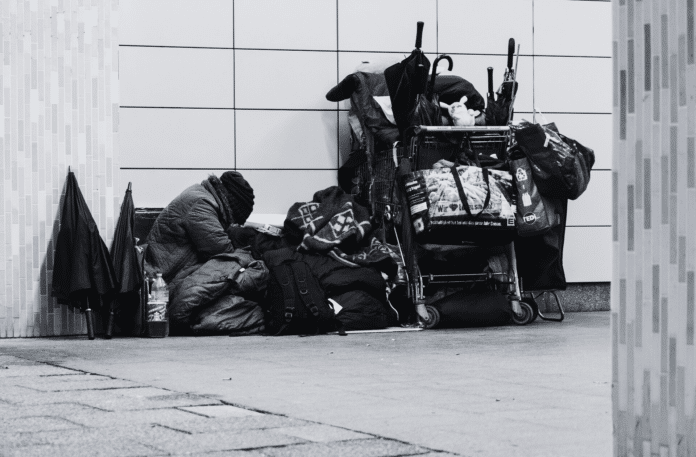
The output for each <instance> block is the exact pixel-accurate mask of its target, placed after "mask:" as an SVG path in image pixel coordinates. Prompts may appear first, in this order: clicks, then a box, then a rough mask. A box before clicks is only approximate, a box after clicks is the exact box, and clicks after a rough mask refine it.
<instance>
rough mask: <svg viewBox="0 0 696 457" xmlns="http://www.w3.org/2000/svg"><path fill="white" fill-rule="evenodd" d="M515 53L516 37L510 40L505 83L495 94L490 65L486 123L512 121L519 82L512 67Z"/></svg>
mask: <svg viewBox="0 0 696 457" xmlns="http://www.w3.org/2000/svg"><path fill="white" fill-rule="evenodd" d="M514 54H515V39H514V38H510V40H509V41H508V58H507V68H506V69H505V77H504V78H503V83H502V84H501V85H500V87H499V88H498V91H497V92H496V93H495V95H497V98H496V97H495V95H494V94H493V68H491V67H488V105H487V106H486V125H508V123H509V122H510V121H512V114H513V105H514V103H515V96H516V94H517V89H518V84H517V80H516V75H515V70H514V69H513V68H512V56H513V55H514Z"/></svg>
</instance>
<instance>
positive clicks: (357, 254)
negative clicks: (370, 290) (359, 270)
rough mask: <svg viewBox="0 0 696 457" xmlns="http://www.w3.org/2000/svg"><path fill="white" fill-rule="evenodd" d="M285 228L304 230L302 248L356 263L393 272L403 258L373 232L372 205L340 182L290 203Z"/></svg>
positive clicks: (347, 263)
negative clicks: (360, 201) (359, 199)
mask: <svg viewBox="0 0 696 457" xmlns="http://www.w3.org/2000/svg"><path fill="white" fill-rule="evenodd" d="M285 229H286V231H290V232H292V233H294V234H296V235H300V234H301V237H302V242H301V243H300V245H299V247H298V250H304V251H310V252H317V253H322V254H326V255H329V256H331V257H333V258H334V259H336V260H339V261H341V262H343V263H345V264H346V265H350V266H352V267H359V266H374V267H377V268H378V269H380V270H381V271H385V272H391V271H395V270H396V265H397V263H398V261H399V259H400V257H399V254H398V252H397V249H396V248H395V247H394V246H391V245H389V244H386V243H382V242H381V241H379V239H378V238H377V237H376V236H375V234H374V233H372V224H371V222H370V213H369V211H368V209H367V208H365V207H364V206H362V205H359V204H358V203H356V202H355V200H354V199H353V196H352V195H350V194H346V193H345V192H343V190H341V189H340V188H339V187H336V186H333V187H329V188H327V189H324V190H320V191H318V192H316V193H315V194H314V197H313V198H312V201H311V202H299V203H295V204H294V205H293V206H292V207H290V209H289V210H288V215H287V217H286V219H285Z"/></svg>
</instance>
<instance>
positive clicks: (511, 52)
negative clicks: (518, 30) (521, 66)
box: [507, 38, 515, 71]
mask: <svg viewBox="0 0 696 457" xmlns="http://www.w3.org/2000/svg"><path fill="white" fill-rule="evenodd" d="M513 55H515V39H514V38H510V40H508V60H507V67H508V71H511V70H512V56H513Z"/></svg>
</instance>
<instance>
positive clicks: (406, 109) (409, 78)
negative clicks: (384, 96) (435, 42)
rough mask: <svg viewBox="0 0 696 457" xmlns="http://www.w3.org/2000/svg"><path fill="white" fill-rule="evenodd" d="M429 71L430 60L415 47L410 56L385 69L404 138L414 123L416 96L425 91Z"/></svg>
mask: <svg viewBox="0 0 696 457" xmlns="http://www.w3.org/2000/svg"><path fill="white" fill-rule="evenodd" d="M429 72H430V60H428V58H427V57H425V54H423V52H422V51H421V50H420V49H414V50H413V52H412V53H411V55H410V56H408V57H407V58H405V59H404V60H402V61H401V62H399V63H396V64H394V65H392V66H391V67H389V68H387V69H385V70H384V77H385V79H386V81H387V88H388V89H389V97H390V98H391V101H392V111H393V113H394V119H395V120H396V126H397V128H398V129H399V132H400V134H401V135H402V139H403V135H404V132H405V131H406V129H407V128H408V127H410V126H411V125H412V122H411V118H410V115H411V113H412V112H413V107H414V105H415V103H416V96H417V95H418V94H422V93H425V89H426V84H427V82H428V74H429Z"/></svg>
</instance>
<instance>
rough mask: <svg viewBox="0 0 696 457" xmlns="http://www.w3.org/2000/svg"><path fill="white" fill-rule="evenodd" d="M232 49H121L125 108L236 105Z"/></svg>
mask: <svg viewBox="0 0 696 457" xmlns="http://www.w3.org/2000/svg"><path fill="white" fill-rule="evenodd" d="M233 56H234V51H233V50H231V49H229V50H228V49H181V48H173V49H172V48H134V47H121V48H120V50H119V58H120V68H119V70H120V71H119V73H120V74H119V79H120V84H121V105H122V106H183V107H206V108H232V107H233V106H234V80H233V78H234V58H233Z"/></svg>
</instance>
